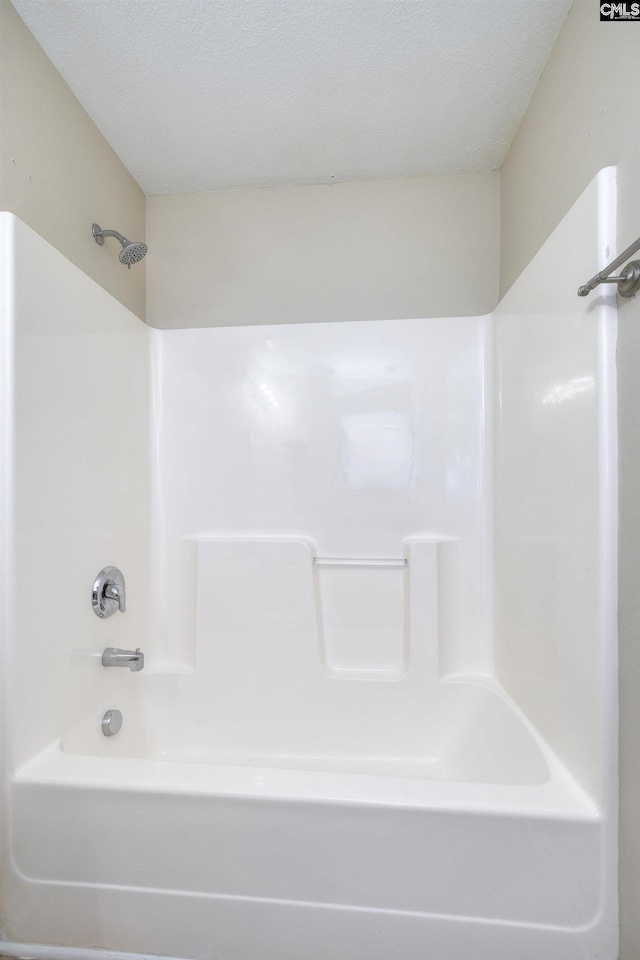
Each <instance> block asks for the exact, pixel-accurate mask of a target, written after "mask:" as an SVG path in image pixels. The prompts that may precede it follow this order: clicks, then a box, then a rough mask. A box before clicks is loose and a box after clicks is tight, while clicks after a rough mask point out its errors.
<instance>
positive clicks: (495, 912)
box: [2, 170, 616, 960]
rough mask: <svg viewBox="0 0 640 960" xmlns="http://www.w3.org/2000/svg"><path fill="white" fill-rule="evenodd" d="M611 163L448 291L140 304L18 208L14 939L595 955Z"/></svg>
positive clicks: (483, 958) (606, 620) (608, 525)
mask: <svg viewBox="0 0 640 960" xmlns="http://www.w3.org/2000/svg"><path fill="white" fill-rule="evenodd" d="M614 186H615V184H614V175H613V171H611V170H607V171H603V172H602V173H601V174H600V175H599V177H598V178H597V180H596V181H595V182H594V183H593V184H592V185H591V186H590V187H589V189H588V190H587V191H586V192H585V194H584V195H583V196H582V198H581V199H580V201H579V202H578V203H577V204H576V206H575V207H574V209H573V210H572V211H571V212H570V214H569V215H568V216H567V218H566V219H565V221H563V223H562V224H561V225H560V226H559V227H558V229H557V231H556V232H555V233H554V235H553V236H552V237H551V238H550V239H549V241H548V242H547V244H546V245H545V246H544V247H543V249H542V250H541V251H540V253H539V254H538V256H537V257H536V258H535V259H534V261H532V263H531V264H530V266H529V267H528V268H527V270H526V271H525V273H524V274H523V276H522V277H521V278H520V280H519V281H518V283H517V284H516V285H515V286H514V287H513V288H512V290H511V291H510V293H509V294H508V296H507V297H506V298H505V300H504V301H503V302H502V304H501V305H500V307H499V308H498V310H497V311H496V314H495V315H494V316H493V317H485V318H458V319H446V320H404V321H402V320H398V321H388V322H387V321H383V322H376V323H367V322H363V323H358V324H310V325H305V324H302V325H293V326H292V325H286V326H281V327H277V326H272V327H253V328H246V327H245V328H236V329H197V330H196V329H194V330H174V331H157V330H149V329H147V328H145V327H144V326H142V325H141V324H139V323H138V322H137V321H135V320H134V319H133V318H132V317H131V316H130V315H129V314H127V311H125V310H124V309H123V308H122V307H120V306H118V305H117V304H114V301H113V300H112V299H111V298H110V297H108V295H107V294H106V293H104V291H102V290H100V289H99V288H97V287H96V286H95V285H94V284H93V283H91V282H90V281H89V280H88V279H87V278H86V277H84V276H83V275H82V274H80V273H79V272H78V271H77V270H76V269H75V268H74V267H72V266H71V265H70V264H69V263H68V262H66V261H64V260H63V258H62V257H60V255H59V254H58V253H56V252H55V251H54V250H53V249H52V248H51V247H49V246H48V245H47V244H46V243H45V242H44V241H42V240H41V239H40V238H38V237H37V236H35V235H34V234H33V233H32V232H31V231H29V230H28V229H27V228H26V227H24V226H23V225H22V224H21V223H19V222H18V221H16V220H15V219H14V218H12V217H10V216H9V215H2V227H3V233H2V237H3V241H2V242H3V248H4V256H3V258H2V264H3V268H2V269H3V271H4V273H3V278H2V279H3V290H5V291H8V292H7V293H5V300H4V302H3V304H2V310H3V317H2V319H3V326H2V330H3V336H4V350H5V354H4V355H5V357H6V359H5V364H4V368H3V377H4V383H3V396H4V398H5V406H4V409H5V411H6V413H5V414H4V417H5V420H4V422H3V431H4V433H3V436H4V440H3V444H4V447H3V448H4V451H5V458H4V462H5V466H4V471H5V472H4V477H3V480H4V482H5V485H6V489H7V490H9V491H11V497H10V498H8V499H10V500H11V502H10V503H9V502H8V501H7V499H5V515H4V518H3V523H4V535H5V555H4V563H5V573H6V576H5V577H4V578H3V583H4V588H5V596H4V597H3V602H4V603H5V605H6V603H7V601H8V600H9V599H10V598H11V596H12V595H15V602H14V603H12V604H11V605H9V606H8V607H6V610H7V612H6V613H5V621H4V629H5V631H6V636H5V643H4V647H5V652H6V656H5V663H4V668H5V673H4V684H5V689H4V693H5V701H6V702H7V724H6V727H7V750H6V754H7V765H6V772H5V790H6V794H7V797H8V804H7V805H6V810H7V816H6V820H5V830H4V844H5V857H4V863H5V866H6V869H5V883H4V895H3V896H4V899H3V917H4V924H5V933H6V939H7V940H9V941H13V942H14V944H15V943H39V944H58V945H61V946H69V947H73V946H77V947H90V946H91V947H102V948H104V949H108V950H120V951H127V952H137V953H144V954H165V955H173V956H194V957H197V958H201V960H329V958H331V960H365V958H366V960H390V958H392V957H393V958H394V960H423V958H426V957H438V958H443V960H444V958H446V960H514V958H518V960H539V958H540V957H541V956H544V957H545V958H546V960H591V958H594V960H595V958H596V957H597V958H599V960H614V958H615V956H616V894H615V891H616V857H615V829H616V824H615V786H614V785H615V778H616V770H615V759H614V758H615V693H614V690H615V615H614V610H615V604H614V601H613V596H614V589H615V569H614V559H613V557H614V545H615V507H614V503H615V449H614V443H613V438H614V437H615V404H614V396H615V382H614V343H615V327H614V324H615V311H614V309H613V308H612V306H611V305H610V304H611V301H607V300H606V299H604V298H603V297H598V298H594V299H592V300H590V301H588V302H586V303H585V301H582V300H579V299H578V298H577V297H576V296H575V288H577V286H578V284H579V283H580V282H581V281H582V280H583V279H584V277H585V276H589V275H591V274H592V273H593V272H595V270H596V269H597V267H598V266H599V264H600V263H601V262H604V260H605V259H607V258H608V257H609V256H610V254H611V250H610V249H609V247H610V246H611V245H612V242H613V239H612V238H613V236H614V231H613V213H614V203H615V193H614ZM558 263H562V264H563V265H564V266H563V270H562V272H561V276H560V275H559V273H560V272H559V271H558V269H557V264H558ZM34 271H35V273H34ZM574 274H575V277H574ZM35 275H37V276H38V285H35V284H34V282H33V277H34V276H35ZM4 281H6V283H5V282H4ZM149 358H150V361H151V362H150V363H149ZM149 371H150V375H151V376H150V382H149ZM148 396H150V397H151V403H150V404H148V403H147V397H148ZM96 420H98V421H99V422H102V423H110V422H113V421H114V420H116V421H117V422H118V424H119V429H118V431H117V432H115V433H114V434H109V433H107V434H106V435H105V433H104V432H102V431H96V430H95V423H96ZM105 437H106V439H105ZM149 437H150V438H151V441H150V442H149V439H148V438H149ZM149 451H150V456H149ZM149 464H150V467H149ZM43 478H46V482H43ZM149 491H151V494H149ZM106 563H115V564H117V565H118V566H119V567H120V568H121V569H122V570H123V571H124V573H125V576H126V578H127V588H128V612H127V614H126V615H125V616H121V615H116V616H114V617H112V618H111V619H110V620H108V621H99V620H98V619H97V618H96V617H94V615H93V613H92V611H91V607H90V603H89V597H88V594H89V590H90V586H91V583H92V580H93V577H94V576H95V574H96V573H97V571H98V570H99V569H100V568H101V567H102V566H104V565H105V564H106ZM52 568H53V569H55V574H56V576H55V579H56V589H57V590H58V591H59V592H60V594H61V595H63V596H64V597H65V604H64V606H63V608H61V609H60V611H58V613H56V615H55V616H52V614H51V607H50V605H45V606H46V609H45V608H44V607H43V606H42V605H41V604H38V603H35V602H34V599H33V571H34V570H41V569H52ZM138 645H139V646H141V647H143V649H144V651H145V655H146V667H145V669H144V671H142V672H141V673H130V672H129V671H127V670H117V669H105V668H103V667H102V666H101V664H100V655H101V652H102V649H103V648H104V647H106V646H120V647H135V646H138ZM34 703H37V704H38V708H37V710H34V709H33V705H34ZM108 708H118V709H120V710H121V711H122V713H123V716H124V724H123V728H122V731H121V732H120V733H119V734H118V735H117V736H116V737H112V738H105V737H103V736H102V734H101V732H100V720H101V717H102V714H103V712H104V711H105V710H106V709H108ZM8 949H9V950H10V951H11V950H13V951H14V952H16V953H19V952H21V949H22V951H23V949H24V948H19V947H17V946H14V947H12V946H11V944H9V946H8Z"/></svg>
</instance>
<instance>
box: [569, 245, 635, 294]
mask: <svg viewBox="0 0 640 960" xmlns="http://www.w3.org/2000/svg"><path fill="white" fill-rule="evenodd" d="M638 250H640V237H639V238H638V239H637V240H636V241H635V243H632V244H631V246H630V247H627V249H626V250H623V252H622V253H621V254H620V256H619V257H616V259H615V260H612V261H611V263H610V264H609V265H608V266H606V267H605V268H604V270H601V271H600V272H599V273H596V275H595V277H591V280H588V281H587V282H586V283H584V284H583V285H582V286H581V287H578V296H579V297H586V296H587V294H589V293H590V292H591V291H592V290H595V288H596V287H597V286H599V285H600V284H601V283H617V284H619V286H618V293H619V294H620V296H621V297H635V295H636V293H637V292H638V290H640V260H632V261H631V263H628V264H627V266H626V267H625V268H624V270H623V271H622V273H621V274H620V276H619V277H612V276H610V274H612V273H613V272H614V271H615V270H617V269H618V267H621V266H622V264H623V263H625V262H626V261H627V260H628V259H629V258H630V257H632V256H633V254H634V253H637V252H638Z"/></svg>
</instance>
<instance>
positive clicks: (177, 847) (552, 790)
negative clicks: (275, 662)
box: [10, 673, 603, 960]
mask: <svg viewBox="0 0 640 960" xmlns="http://www.w3.org/2000/svg"><path fill="white" fill-rule="evenodd" d="M174 679H175V678H167V677H166V676H162V675H155V676H154V675H153V673H150V674H148V675H147V676H146V677H145V676H144V675H139V676H137V675H133V676H132V677H131V678H129V677H127V680H128V682H127V684H126V687H127V690H126V695H125V696H124V697H123V700H122V701H121V702H120V703H119V704H115V703H112V702H109V703H105V704H103V706H104V707H105V708H106V707H108V706H111V707H113V706H119V707H120V708H121V709H122V712H123V714H124V717H125V720H124V726H123V730H122V732H121V733H120V734H118V735H117V736H115V737H111V738H105V737H103V736H102V734H101V733H100V730H99V720H100V717H101V715H102V710H101V709H99V710H97V711H95V712H94V714H93V715H92V716H88V717H86V718H85V721H84V722H83V723H81V724H79V725H78V726H77V727H76V729H74V730H72V731H69V733H68V735H66V736H65V737H64V738H63V740H62V742H56V743H54V744H52V745H51V746H50V747H49V748H47V749H46V750H45V751H44V752H43V753H41V754H40V755H39V756H37V757H36V758H34V759H33V760H31V761H30V762H28V763H26V764H25V765H24V766H22V767H21V768H20V769H19V770H18V771H17V773H16V774H15V776H14V777H13V778H12V781H11V786H10V794H11V831H10V832H11V837H12V847H11V857H12V863H13V867H14V870H15V872H16V875H17V876H18V877H19V883H18V885H17V887H16V888H15V889H14V892H13V895H12V902H11V903H10V908H11V915H12V917H13V923H14V924H16V925H17V928H18V930H20V925H21V922H23V923H24V925H25V926H28V928H29V929H30V930H34V929H35V930H36V933H37V930H38V927H39V924H41V925H42V929H43V931H44V930H46V931H48V934H47V935H48V936H49V937H51V931H52V930H53V931H54V933H55V935H56V938H57V939H59V941H60V942H66V943H68V944H70V945H73V944H74V943H77V944H78V945H86V944H96V945H105V944H107V945H108V946H109V948H110V949H115V950H122V951H134V952H142V953H159V954H169V955H177V956H178V955H179V956H185V955H186V956H189V955H196V956H200V957H211V958H212V960H213V958H217V957H224V960H227V958H229V960H254V958H261V960H300V958H302V957H304V960H329V958H331V960H390V958H392V957H396V956H397V957H403V958H408V960H419V958H422V957H436V956H438V957H440V956H441V957H443V958H445V957H446V958H447V960H449V958H451V960H454V958H457V957H464V958H466V957H474V958H475V957H482V958H485V957H486V958H487V960H489V958H490V957H510V956H513V957H517V958H518V960H525V958H531V960H534V958H539V957H540V956H542V955H544V956H545V958H551V957H553V958H557V960H570V958H574V957H575V958H582V957H586V956H592V955H593V956H595V954H592V953H589V952H588V950H589V949H593V947H592V944H593V942H596V943H597V940H598V936H599V935H600V932H599V929H598V926H599V925H598V918H599V915H600V912H601V907H602V902H601V897H602V890H601V871H602V864H601V847H602V830H603V822H602V818H601V816H600V814H599V811H598V809H597V807H596V805H595V804H594V803H593V801H591V800H590V799H589V797H588V796H587V795H586V794H585V792H584V791H583V790H582V789H581V788H580V787H579V786H578V785H577V784H576V782H575V781H574V779H573V778H572V777H571V776H570V775H569V773H568V772H567V771H566V769H565V768H564V767H563V766H562V764H561V763H560V762H559V761H558V760H557V759H556V758H555V757H554V756H553V754H552V753H551V751H550V750H549V749H548V748H547V747H546V746H545V744H544V743H543V742H542V741H541V740H540V738H539V737H538V736H537V735H536V734H535V731H532V730H531V728H530V727H529V726H528V725H527V723H526V721H524V720H523V719H522V717H521V716H519V715H518V713H517V711H516V709H515V708H514V707H513V706H512V705H510V704H509V702H508V700H507V699H506V698H504V697H503V696H501V695H500V693H499V691H498V692H494V691H492V690H490V689H487V688H485V687H482V686H479V685H471V684H450V685H447V684H443V686H444V687H447V686H448V687H449V691H448V692H449V693H450V694H451V697H450V698H449V697H447V696H445V698H444V699H445V700H449V703H450V712H449V715H447V713H446V712H444V711H443V712H442V713H441V715H440V716H439V717H438V718H434V719H437V721H438V722H437V723H435V724H433V729H434V730H435V729H439V730H440V733H441V736H440V747H441V749H440V751H438V749H437V746H438V744H437V740H436V739H435V738H434V740H433V742H432V743H431V745H430V749H429V751H428V755H427V753H425V755H424V756H423V757H422V758H415V757H406V758H404V759H395V760H394V761H391V762H389V761H384V760H383V759H381V758H375V757H370V758H369V759H368V760H366V759H363V758H362V757H358V758H355V759H349V758H348V757H346V756H344V755H343V756H333V757H330V756H324V757H312V756H307V757H302V756H300V757H292V756H287V757H277V756H274V755H271V756H269V757H260V756H250V755H244V756H241V755H230V754H229V753H224V752H222V751H220V750H216V749H215V748H210V749H209V750H208V751H207V750H206V748H205V746H204V744H203V743H202V742H201V741H202V737H201V736H200V737H199V736H198V731H197V730H196V729H188V728H186V727H185V725H184V722H181V717H180V714H179V712H177V711H176V712H173V708H176V707H178V706H179V702H177V701H176V702H173V703H172V702H171V701H170V700H168V699H167V698H166V691H167V689H168V688H169V686H170V684H171V682H172V681H173V680H174ZM146 694H148V696H145V695H146ZM163 695H165V696H164V700H163ZM456 710H457V712H458V717H457V720H458V722H457V724H455V726H454V725H453V722H454V720H455V719H456V717H455V716H454V714H455V712H456ZM461 714H465V719H466V723H461V719H462V717H461ZM465 727H466V731H467V732H466V736H465V738H464V740H463V742H457V741H455V740H451V739H450V738H449V742H448V743H447V739H448V734H449V733H450V732H451V730H452V729H455V730H456V732H459V730H460V729H461V728H465ZM199 741H200V743H199ZM34 911H35V915H34ZM112 912H113V913H112ZM114 915H117V917H118V923H117V924H113V922H112V919H113V916H114ZM159 918H161V919H160V920H159ZM525 933H526V935H525V936H523V934H525ZM594 938H595V941H594ZM439 943H441V944H442V946H441V947H438V946H437V945H438V944H439ZM445 943H446V947H445V946H444V944H445ZM509 945H512V946H509ZM439 949H440V950H442V952H438V950H439ZM509 950H513V951H515V952H513V953H509V952H508V951H509ZM425 951H426V952H425ZM586 951H587V952H586Z"/></svg>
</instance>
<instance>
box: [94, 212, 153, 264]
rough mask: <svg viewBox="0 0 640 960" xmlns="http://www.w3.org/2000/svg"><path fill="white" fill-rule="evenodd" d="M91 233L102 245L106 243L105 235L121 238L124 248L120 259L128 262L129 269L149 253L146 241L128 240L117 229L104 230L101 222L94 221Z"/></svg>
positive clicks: (121, 261)
mask: <svg viewBox="0 0 640 960" xmlns="http://www.w3.org/2000/svg"><path fill="white" fill-rule="evenodd" d="M91 233H92V235H93V239H94V240H95V242H96V243H99V244H100V246H102V244H103V243H104V238H105V237H115V238H116V240H119V241H120V243H121V244H122V250H121V252H120V256H119V258H118V259H119V260H120V263H126V265H127V267H128V268H129V269H131V264H132V263H139V262H140V260H144V258H145V257H146V255H147V249H148V247H147V245H146V243H142V242H136V241H135V240H127V238H126V237H123V236H122V234H121V233H118V231H117V230H103V229H102V227H101V226H99V224H97V223H94V224H93V226H92V228H91Z"/></svg>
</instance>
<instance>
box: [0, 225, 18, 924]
mask: <svg viewBox="0 0 640 960" xmlns="http://www.w3.org/2000/svg"><path fill="white" fill-rule="evenodd" d="M15 224H16V218H15V216H14V215H13V214H11V213H9V212H2V213H0V488H1V489H0V575H1V578H2V581H1V582H2V587H1V591H0V631H1V637H0V648H1V649H0V689H1V691H2V707H1V708H0V751H1V754H2V756H1V760H0V769H1V771H2V772H1V775H0V806H1V811H0V823H1V824H2V826H1V831H0V856H1V857H2V863H3V864H6V863H8V853H9V851H8V847H7V844H8V837H9V809H8V803H7V784H8V777H9V774H10V770H11V757H12V749H11V746H10V745H11V739H10V735H9V734H10V722H11V713H12V711H11V706H12V693H11V685H10V684H9V676H10V669H11V658H12V654H13V643H14V639H15V609H14V597H15V589H14V563H13V562H12V561H13V550H14V530H13V516H14V511H13V499H14V482H13V469H14V466H13V465H14V406H15V403H14V368H15V365H14V322H15V320H14V318H15V242H16V231H15ZM2 875H3V876H4V871H3V874H2ZM4 920H5V907H4V884H3V885H2V888H1V889H0V936H1V937H2V939H4V935H5V923H4Z"/></svg>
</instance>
